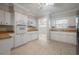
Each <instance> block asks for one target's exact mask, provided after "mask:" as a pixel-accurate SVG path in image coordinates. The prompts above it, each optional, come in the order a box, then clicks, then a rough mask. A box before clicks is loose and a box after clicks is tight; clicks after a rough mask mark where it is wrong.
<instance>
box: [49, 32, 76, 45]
mask: <svg viewBox="0 0 79 59" xmlns="http://www.w3.org/2000/svg"><path fill="white" fill-rule="evenodd" d="M50 39H51V40H56V41H60V42H65V43H70V44H74V45H76V44H77V42H76V33H70V32H56V31H51V32H50Z"/></svg>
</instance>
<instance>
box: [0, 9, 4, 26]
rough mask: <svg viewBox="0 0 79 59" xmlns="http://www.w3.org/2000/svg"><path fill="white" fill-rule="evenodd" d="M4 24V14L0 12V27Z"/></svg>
mask: <svg viewBox="0 0 79 59" xmlns="http://www.w3.org/2000/svg"><path fill="white" fill-rule="evenodd" d="M2 24H5V12H4V11H3V10H0V25H2Z"/></svg>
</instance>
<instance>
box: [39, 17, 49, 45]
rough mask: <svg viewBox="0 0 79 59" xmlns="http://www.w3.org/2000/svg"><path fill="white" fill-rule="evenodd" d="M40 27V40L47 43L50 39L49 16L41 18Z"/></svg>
mask: <svg viewBox="0 0 79 59" xmlns="http://www.w3.org/2000/svg"><path fill="white" fill-rule="evenodd" d="M38 24H39V25H38V27H39V41H40V42H41V43H43V44H44V43H47V40H48V19H47V18H41V19H39V23H38Z"/></svg>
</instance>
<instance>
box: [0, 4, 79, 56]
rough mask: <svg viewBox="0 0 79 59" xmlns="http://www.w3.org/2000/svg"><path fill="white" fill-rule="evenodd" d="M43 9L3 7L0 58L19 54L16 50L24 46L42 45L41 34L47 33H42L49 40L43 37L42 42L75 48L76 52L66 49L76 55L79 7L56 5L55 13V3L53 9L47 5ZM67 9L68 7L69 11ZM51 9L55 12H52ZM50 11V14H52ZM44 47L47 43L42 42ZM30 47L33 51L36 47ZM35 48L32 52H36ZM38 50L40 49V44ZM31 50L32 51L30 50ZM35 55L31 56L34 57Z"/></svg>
mask: <svg viewBox="0 0 79 59" xmlns="http://www.w3.org/2000/svg"><path fill="white" fill-rule="evenodd" d="M32 5H33V7H32ZM44 5H45V3H43V4H40V3H38V4H33V3H24V4H23V3H21V4H19V3H3V4H0V55H11V54H15V55H16V51H14V50H17V48H19V47H22V46H24V45H28V44H29V43H30V42H33V41H39V39H40V38H43V37H42V34H41V33H43V32H44V31H45V32H44V33H43V35H46V37H44V38H43V39H45V40H47V42H46V43H45V44H47V43H48V44H49V43H50V42H48V41H51V43H52V44H53V42H59V43H63V44H68V45H70V46H73V48H74V49H72V48H70V47H67V46H66V45H65V46H66V47H67V48H68V49H72V50H68V51H67V54H69V53H70V54H76V45H77V38H76V36H77V35H76V31H77V27H76V26H77V21H78V17H77V11H78V10H79V7H78V6H79V4H78V3H77V4H73V3H72V4H71V3H69V4H66V3H65V4H64V3H60V4H59V3H55V4H54V5H55V6H54V7H55V9H56V10H55V9H53V3H52V5H47V6H48V7H46V5H45V6H44ZM67 5H69V7H68V6H67ZM57 7H58V8H59V9H58V8H57ZM70 7H71V8H70ZM52 9H53V10H54V11H52ZM38 11H39V12H38ZM49 11H51V12H52V13H51V12H49ZM46 19H47V21H45V22H43V20H46ZM39 20H40V21H39ZM71 20H72V21H71ZM39 22H40V23H41V24H45V25H46V27H43V25H41V26H42V27H43V28H42V27H40V28H39V26H40V25H39ZM43 29H45V30H43ZM39 37H40V38H39ZM41 41H42V40H41ZM52 41H53V42H52ZM38 43H40V42H38ZM42 43H44V41H42ZM35 45H36V44H35ZM47 46H48V45H47ZM51 46H52V45H51ZM30 47H31V48H32V47H33V48H34V47H36V46H34V45H33V46H30ZM45 47H46V46H45ZM33 48H32V50H34V49H33ZM37 48H39V44H38V47H37ZM56 48H58V47H56ZM62 48H64V47H62ZM27 49H28V48H27ZM27 49H26V50H27ZM41 49H42V48H40V51H41ZM49 49H50V48H49ZM59 49H60V48H59ZM29 50H30V51H31V49H29ZM64 50H65V51H66V49H63V51H64ZM12 51H14V52H12ZM38 51H39V50H38ZM38 51H37V52H36V54H40V52H38ZM69 51H70V52H69ZM72 51H74V52H72ZM34 52H35V50H34ZM34 52H33V53H31V52H29V53H30V54H34ZM42 52H43V51H42ZM51 52H52V51H51ZM58 52H59V53H58V54H65V53H64V52H61V51H58ZM68 52H69V53H68ZM29 53H28V54H29ZM47 53H48V54H50V52H45V54H47ZM17 54H19V53H17ZM41 54H43V53H41ZM51 54H52V53H51ZM53 54H54V53H53ZM55 54H56V53H55Z"/></svg>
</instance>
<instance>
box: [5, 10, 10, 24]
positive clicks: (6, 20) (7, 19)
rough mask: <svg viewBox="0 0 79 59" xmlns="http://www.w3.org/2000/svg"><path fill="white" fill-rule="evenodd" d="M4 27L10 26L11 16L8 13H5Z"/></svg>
mask: <svg viewBox="0 0 79 59" xmlns="http://www.w3.org/2000/svg"><path fill="white" fill-rule="evenodd" d="M5 25H11V14H10V12H5Z"/></svg>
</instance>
